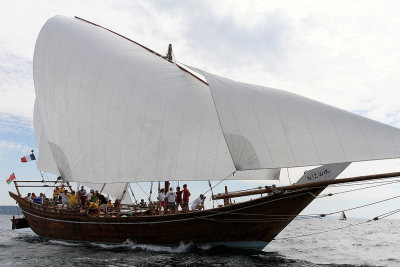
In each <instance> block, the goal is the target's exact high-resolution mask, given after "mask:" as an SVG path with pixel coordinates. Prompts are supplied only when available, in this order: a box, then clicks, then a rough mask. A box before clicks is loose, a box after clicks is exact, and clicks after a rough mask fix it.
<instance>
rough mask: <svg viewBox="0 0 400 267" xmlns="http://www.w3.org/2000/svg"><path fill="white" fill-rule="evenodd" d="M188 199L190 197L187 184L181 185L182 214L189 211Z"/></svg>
mask: <svg viewBox="0 0 400 267" xmlns="http://www.w3.org/2000/svg"><path fill="white" fill-rule="evenodd" d="M189 197H190V192H189V189H187V184H184V185H183V212H188V211H189Z"/></svg>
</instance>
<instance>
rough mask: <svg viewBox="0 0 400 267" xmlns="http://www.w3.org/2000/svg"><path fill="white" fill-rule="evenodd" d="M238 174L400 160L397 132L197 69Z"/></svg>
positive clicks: (288, 95) (344, 112)
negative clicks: (208, 93) (218, 120)
mask: <svg viewBox="0 0 400 267" xmlns="http://www.w3.org/2000/svg"><path fill="white" fill-rule="evenodd" d="M200 72H201V73H202V74H203V75H204V76H205V77H206V79H207V82H208V84H209V87H210V90H211V93H212V96H213V99H214V103H215V106H216V109H217V112H218V116H219V119H220V122H221V126H222V130H223V132H224V136H225V139H226V141H227V144H228V147H229V150H230V153H231V155H232V159H233V161H234V163H235V166H236V168H237V169H239V170H249V169H260V168H280V167H297V166H310V165H323V164H330V163H337V162H353V161H364V160H376V159H388V158H398V157H400V130H399V129H397V128H394V127H392V126H389V125H385V124H382V123H380V122H376V121H373V120H371V119H367V118H364V117H361V116H358V115H356V114H352V113H350V112H347V111H344V110H340V109H338V108H335V107H332V106H329V105H326V104H323V103H320V102H317V101H313V100H310V99H308V98H305V97H302V96H299V95H295V94H292V93H288V92H285V91H282V90H278V89H273V88H267V87H263V86H258V85H252V84H246V83H241V82H236V81H232V80H230V79H226V78H223V77H219V76H216V75H213V74H210V73H207V72H206V71H200Z"/></svg>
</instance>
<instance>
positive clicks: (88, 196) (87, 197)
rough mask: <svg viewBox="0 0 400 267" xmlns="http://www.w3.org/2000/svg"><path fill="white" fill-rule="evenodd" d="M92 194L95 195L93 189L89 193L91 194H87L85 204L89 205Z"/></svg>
mask: <svg viewBox="0 0 400 267" xmlns="http://www.w3.org/2000/svg"><path fill="white" fill-rule="evenodd" d="M92 194H94V191H93V189H91V190H90V191H89V193H87V194H86V202H85V204H87V203H88V202H89V201H90V200H91V199H92Z"/></svg>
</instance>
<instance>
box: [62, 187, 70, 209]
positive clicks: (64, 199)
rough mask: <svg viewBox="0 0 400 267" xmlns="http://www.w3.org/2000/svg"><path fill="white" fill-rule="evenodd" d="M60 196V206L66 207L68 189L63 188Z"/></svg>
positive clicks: (67, 203) (68, 201)
mask: <svg viewBox="0 0 400 267" xmlns="http://www.w3.org/2000/svg"><path fill="white" fill-rule="evenodd" d="M60 197H61V207H62V208H64V206H66V207H68V205H69V203H70V200H69V197H68V191H67V190H64V191H63V192H62V193H60Z"/></svg>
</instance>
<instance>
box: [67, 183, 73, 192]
mask: <svg viewBox="0 0 400 267" xmlns="http://www.w3.org/2000/svg"><path fill="white" fill-rule="evenodd" d="M67 185H68V187H69V190H71V192H72V186H71V185H70V184H69V182H67Z"/></svg>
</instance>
